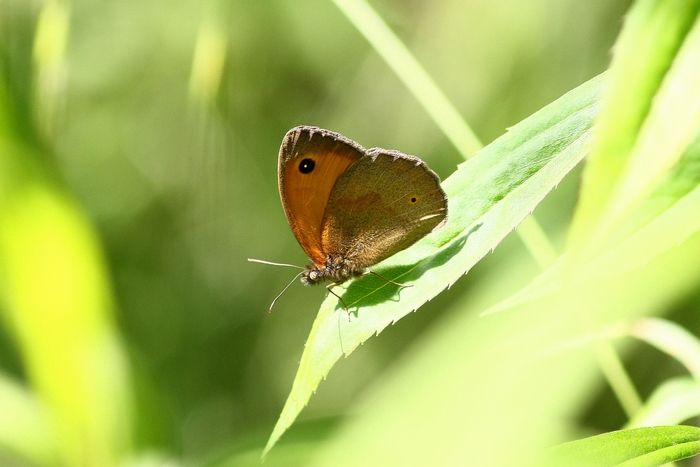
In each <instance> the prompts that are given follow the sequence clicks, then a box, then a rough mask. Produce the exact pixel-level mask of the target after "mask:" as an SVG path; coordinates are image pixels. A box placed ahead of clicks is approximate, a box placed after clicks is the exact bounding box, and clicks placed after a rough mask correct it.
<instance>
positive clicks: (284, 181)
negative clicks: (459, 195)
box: [278, 126, 447, 285]
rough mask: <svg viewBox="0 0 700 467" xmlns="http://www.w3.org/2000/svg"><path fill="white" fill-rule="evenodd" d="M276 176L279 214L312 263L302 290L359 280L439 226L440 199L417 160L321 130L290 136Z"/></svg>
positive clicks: (443, 211) (443, 206)
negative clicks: (280, 210) (324, 281)
mask: <svg viewBox="0 0 700 467" xmlns="http://www.w3.org/2000/svg"><path fill="white" fill-rule="evenodd" d="M278 171H279V173H278V175H279V189H280V197H281V199H282V205H283V207H284V212H285V215H286V216H287V220H288V222H289V225H290V227H291V228H292V231H293V232H294V235H295V237H296V238H297V240H298V241H299V244H300V245H301V247H302V248H303V249H304V251H305V252H306V253H307V255H308V256H309V258H310V259H311V262H312V264H311V265H310V266H309V267H307V268H306V269H305V270H304V271H303V272H302V273H301V280H302V282H303V283H304V284H307V285H308V284H316V283H318V282H321V281H323V280H326V279H328V280H332V281H333V283H334V284H339V283H342V282H344V281H346V280H347V279H350V278H352V277H356V276H360V275H362V274H364V273H365V272H366V271H367V269H368V268H369V267H371V266H373V265H375V264H377V263H378V262H380V261H382V260H384V259H386V258H388V257H390V256H392V255H394V254H395V253H397V252H399V251H401V250H403V249H405V248H407V247H408V246H410V245H412V244H413V243H415V242H416V241H418V240H419V239H420V238H422V237H424V236H425V235H427V234H428V233H430V232H432V231H433V230H436V229H438V228H440V227H442V226H443V225H444V223H445V222H446V220H447V197H446V195H445V193H444V192H443V191H442V188H441V187H440V181H439V179H438V177H437V175H436V174H435V173H434V172H433V171H431V170H430V169H429V168H428V167H427V166H426V165H425V163H424V162H423V161H422V160H420V159H419V158H417V157H414V156H409V155H406V154H403V153H401V152H399V151H393V150H385V149H380V148H374V149H369V150H365V149H364V148H363V147H362V146H360V145H359V144H357V143H355V142H354V141H352V140H349V139H347V138H345V137H344V136H342V135H340V134H338V133H334V132H331V131H328V130H323V129H321V128H316V127H309V126H301V127H296V128H293V129H292V130H290V131H289V132H288V133H287V135H286V136H285V138H284V140H283V142H282V146H281V148H280V153H279V166H278Z"/></svg>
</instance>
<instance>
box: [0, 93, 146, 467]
mask: <svg viewBox="0 0 700 467" xmlns="http://www.w3.org/2000/svg"><path fill="white" fill-rule="evenodd" d="M17 120H18V118H17V115H16V114H15V113H13V108H12V106H11V104H10V101H9V100H8V99H7V93H6V89H5V88H4V83H1V82H0V318H2V319H3V320H4V325H5V326H6V328H7V330H8V333H9V334H11V336H12V337H13V341H14V342H15V343H16V345H17V347H18V349H19V351H20V353H21V355H22V360H23V363H24V369H25V372H26V375H27V379H28V381H29V384H30V386H31V389H32V390H33V391H34V392H35V394H36V397H37V400H38V401H40V402H41V404H42V407H43V408H44V410H45V413H46V415H47V417H48V419H49V420H48V424H49V426H50V427H51V428H52V433H53V434H54V436H55V437H56V440H55V446H57V451H58V456H59V457H60V460H59V462H61V463H62V464H64V465H104V466H112V465H116V464H117V462H118V459H119V457H120V456H122V455H123V454H124V453H125V452H128V450H129V449H130V448H131V446H130V444H131V440H130V437H131V433H130V428H131V416H132V409H133V408H132V405H131V402H132V400H131V388H130V372H129V368H128V364H127V358H126V352H125V350H124V348H123V347H122V344H121V342H120V340H119V337H118V332H117V329H116V323H115V320H114V316H113V310H114V298H113V296H112V291H111V285H110V281H109V277H108V273H107V268H106V265H105V262H104V256H103V252H102V250H101V245H100V242H99V239H98V235H97V233H96V231H95V229H94V228H93V226H92V224H91V223H90V221H89V219H88V218H87V217H86V216H85V214H84V213H83V212H82V211H81V209H80V207H79V206H78V205H77V204H76V203H75V202H74V201H73V200H72V199H71V198H70V197H69V196H68V195H67V194H66V193H64V192H63V191H62V190H61V189H60V188H59V187H58V186H57V184H56V183H54V182H53V180H52V177H51V175H50V174H49V173H48V170H46V168H45V167H44V165H43V161H44V155H43V154H42V153H41V149H40V145H39V144H38V142H36V141H32V140H31V138H30V137H28V136H26V135H23V134H21V133H20V132H19V131H18V130H17V129H16V128H15V127H14V122H16V121H17ZM3 124H4V126H3ZM3 182H8V183H3ZM25 409H26V410H27V411H30V408H29V406H28V405H27V404H25ZM2 423H5V421H2ZM42 455H43V454H42V453H41V452H38V453H37V456H42Z"/></svg>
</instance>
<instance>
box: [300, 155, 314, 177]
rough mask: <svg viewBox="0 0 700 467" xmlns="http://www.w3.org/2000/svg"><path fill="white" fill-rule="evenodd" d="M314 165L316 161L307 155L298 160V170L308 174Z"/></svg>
mask: <svg viewBox="0 0 700 467" xmlns="http://www.w3.org/2000/svg"><path fill="white" fill-rule="evenodd" d="M315 167H316V162H315V161H314V160H313V159H309V158H308V157H307V158H306V159H304V160H302V161H301V162H299V172H301V173H303V174H310V173H311V172H313V170H314V168H315Z"/></svg>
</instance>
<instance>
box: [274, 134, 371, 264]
mask: <svg viewBox="0 0 700 467" xmlns="http://www.w3.org/2000/svg"><path fill="white" fill-rule="evenodd" d="M363 155H364V148H362V146H360V145H358V144H357V143H355V142H353V141H351V140H349V139H347V138H345V137H343V136H341V135H339V134H337V133H333V132H330V131H327V130H322V129H319V128H314V127H297V128H293V129H292V130H290V131H289V132H288V133H287V135H286V136H285V137H284V140H283V141H282V147H281V148H280V154H279V167H278V169H279V172H278V175H279V190H280V197H281V198H282V206H283V207H284V213H285V215H286V216H287V221H288V222H289V225H290V227H291V228H292V231H293V232H294V236H295V237H296V239H297V241H298V242H299V244H300V245H301V247H302V248H303V249H304V251H305V252H306V254H307V255H308V256H309V258H311V260H312V261H313V262H314V263H315V264H316V265H318V266H324V265H325V262H326V255H325V252H324V251H323V246H322V241H321V230H322V223H323V216H324V213H325V211H326V206H327V205H328V199H329V197H330V194H331V190H332V189H333V186H334V185H335V183H336V181H337V180H338V178H339V177H340V176H341V175H342V174H343V172H345V171H346V170H347V169H348V167H350V166H351V165H352V164H354V163H355V162H356V161H357V160H359V159H360V158H362V156H363Z"/></svg>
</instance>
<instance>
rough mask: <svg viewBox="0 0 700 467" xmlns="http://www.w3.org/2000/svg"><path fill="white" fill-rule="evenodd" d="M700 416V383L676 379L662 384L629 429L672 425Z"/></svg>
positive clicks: (629, 423)
mask: <svg viewBox="0 0 700 467" xmlns="http://www.w3.org/2000/svg"><path fill="white" fill-rule="evenodd" d="M698 415H700V382H699V381H698V380H696V379H694V378H688V377H683V378H674V379H670V380H667V381H664V382H663V383H661V385H660V386H659V387H658V388H656V390H655V391H654V392H653V393H652V395H651V396H650V397H649V400H647V401H646V403H645V404H644V406H643V407H642V408H641V410H639V412H638V413H636V414H635V416H634V417H633V418H632V419H631V420H630V421H629V422H628V423H627V427H628V428H637V427H649V426H654V425H672V424H678V423H682V422H683V421H685V420H688V419H690V418H693V417H697V416H698Z"/></svg>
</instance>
